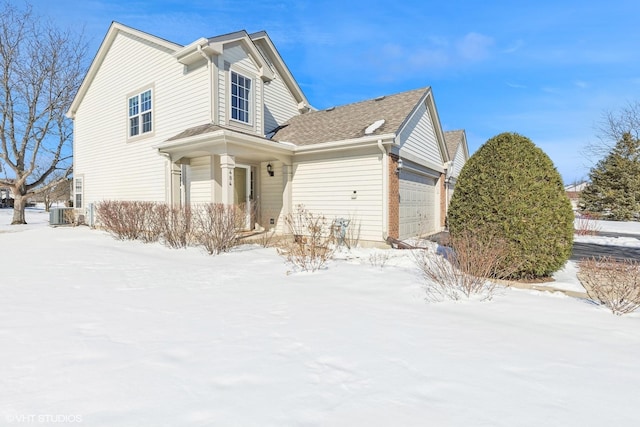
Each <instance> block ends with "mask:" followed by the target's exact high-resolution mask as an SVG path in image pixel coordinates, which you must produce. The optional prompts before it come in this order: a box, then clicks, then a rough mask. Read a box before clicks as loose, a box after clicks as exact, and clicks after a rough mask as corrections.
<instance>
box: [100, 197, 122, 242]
mask: <svg viewBox="0 0 640 427" xmlns="http://www.w3.org/2000/svg"><path fill="white" fill-rule="evenodd" d="M125 211H126V208H125V204H124V202H121V201H116V200H104V201H102V202H99V203H98V204H97V205H96V214H97V217H98V222H99V224H100V226H101V227H102V228H103V229H105V230H106V231H108V232H109V233H110V234H111V235H113V236H114V237H115V238H117V239H120V240H126V239H129V238H130V237H129V236H130V233H129V232H128V230H127V227H126V224H125V222H123V218H124V217H125V216H126V213H125Z"/></svg>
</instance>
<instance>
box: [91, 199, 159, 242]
mask: <svg viewBox="0 0 640 427" xmlns="http://www.w3.org/2000/svg"><path fill="white" fill-rule="evenodd" d="M157 206H158V205H157V204H156V203H154V202H141V201H132V202H130V201H118V200H105V201H102V202H99V203H98V204H97V205H96V212H97V216H98V222H99V224H100V226H101V227H102V228H104V229H105V230H107V231H108V232H109V233H111V234H112V235H113V236H115V237H116V238H118V239H121V240H136V239H140V240H143V241H145V242H154V241H156V240H158V237H159V230H158V229H157V228H158V224H157V222H158V219H157V214H156V208H157Z"/></svg>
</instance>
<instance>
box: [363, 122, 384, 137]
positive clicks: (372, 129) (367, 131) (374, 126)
mask: <svg viewBox="0 0 640 427" xmlns="http://www.w3.org/2000/svg"><path fill="white" fill-rule="evenodd" d="M383 124H384V119H381V120H376V121H375V122H373V123H372V124H371V125H370V126H369V127H368V128H366V129H365V130H364V133H365V135H371V134H372V133H374V132H375V131H376V130H378V128H379V127H380V126H382V125H383Z"/></svg>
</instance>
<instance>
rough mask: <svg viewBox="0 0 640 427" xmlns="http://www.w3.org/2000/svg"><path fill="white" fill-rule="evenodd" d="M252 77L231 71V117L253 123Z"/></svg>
mask: <svg viewBox="0 0 640 427" xmlns="http://www.w3.org/2000/svg"><path fill="white" fill-rule="evenodd" d="M250 101H251V79H250V78H248V77H244V76H242V75H240V74H238V73H236V72H233V71H232V72H231V118H232V119H233V120H237V121H239V122H242V123H251V121H250V120H251V116H250V114H249V111H250V105H251V102H250Z"/></svg>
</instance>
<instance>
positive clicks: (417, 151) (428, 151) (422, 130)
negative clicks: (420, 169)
mask: <svg viewBox="0 0 640 427" xmlns="http://www.w3.org/2000/svg"><path fill="white" fill-rule="evenodd" d="M400 140H401V141H404V142H403V144H402V148H401V150H400V156H401V157H402V156H405V155H407V154H408V155H411V156H414V157H415V158H417V159H423V160H426V161H427V162H428V163H431V164H433V165H438V166H442V163H443V161H442V155H441V153H440V148H439V146H438V140H437V137H436V133H435V129H434V126H433V122H432V120H431V116H430V115H429V111H428V110H427V107H426V106H425V104H424V103H423V104H420V105H419V106H418V108H417V110H416V111H415V113H414V114H413V116H411V118H410V120H409V121H408V122H407V124H406V125H405V127H404V128H403V129H402V131H401V132H400Z"/></svg>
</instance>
